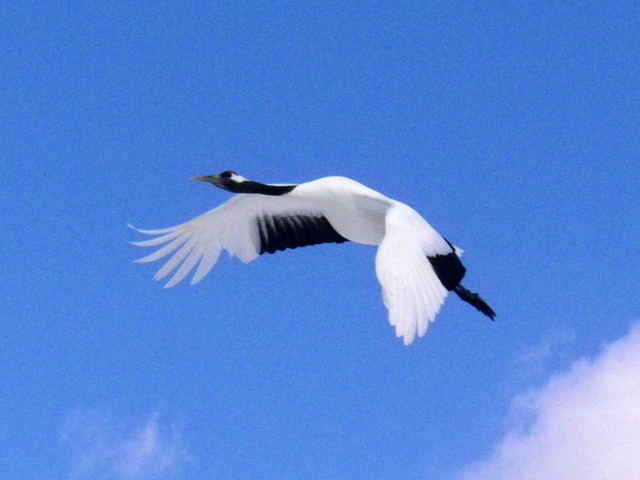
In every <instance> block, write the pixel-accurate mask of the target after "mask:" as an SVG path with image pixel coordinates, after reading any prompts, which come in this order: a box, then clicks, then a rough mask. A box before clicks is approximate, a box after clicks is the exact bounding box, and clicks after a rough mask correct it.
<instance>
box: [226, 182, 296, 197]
mask: <svg viewBox="0 0 640 480" xmlns="http://www.w3.org/2000/svg"><path fill="white" fill-rule="evenodd" d="M294 188H296V185H265V184H264V183H258V182H253V181H251V180H245V181H244V182H240V183H237V184H235V185H234V186H233V190H232V191H233V192H234V193H259V194H261V195H272V196H278V195H284V194H285V193H289V192H290V191H291V190H293V189H294ZM230 190H231V189H230Z"/></svg>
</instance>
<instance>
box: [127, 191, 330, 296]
mask: <svg viewBox="0 0 640 480" xmlns="http://www.w3.org/2000/svg"><path fill="white" fill-rule="evenodd" d="M274 219H275V222H274ZM321 220H322V221H324V222H326V224H328V222H327V221H326V219H324V217H323V215H322V212H320V211H319V210H318V209H317V208H315V207H314V206H313V205H310V204H307V203H306V202H304V201H303V200H300V199H296V198H291V197H286V196H277V197H276V196H273V197H272V196H266V195H235V196H233V197H231V199H230V200H228V201H227V202H225V203H223V204H222V205H220V206H219V207H217V208H214V209H213V210H210V211H209V212H207V213H204V214H202V215H200V216H198V217H196V218H194V219H193V220H189V221H188V222H186V223H183V224H181V225H176V226H175V227H171V228H166V229H162V230H140V229H137V228H136V229H135V230H137V231H139V232H140V233H144V234H147V235H156V237H155V238H152V239H151V240H146V241H142V242H132V243H133V244H134V245H138V246H140V247H157V246H161V245H162V248H160V249H158V250H157V251H155V252H154V253H152V254H151V255H148V256H146V257H144V258H141V259H139V260H136V262H139V263H145V262H153V261H156V260H159V259H161V258H164V257H166V256H167V255H169V254H171V257H170V258H169V260H168V261H167V262H166V263H165V264H164V266H163V267H162V268H161V269H160V270H159V271H158V273H156V275H155V277H153V278H154V280H161V279H162V278H164V277H166V276H167V275H168V274H169V273H171V272H172V271H173V270H175V269H176V268H177V267H178V266H179V268H178V270H177V271H176V273H175V274H174V275H173V277H172V278H171V279H170V280H169V282H168V283H167V284H166V285H165V288H169V287H172V286H174V285H175V284H177V283H178V282H180V281H181V280H183V279H184V278H185V277H186V276H187V275H188V274H189V272H191V271H192V270H193V269H194V268H195V267H196V265H198V268H197V269H196V272H195V274H194V275H193V278H192V279H191V285H194V284H196V283H198V282H199V281H200V280H202V278H203V277H204V276H205V275H206V274H207V273H209V271H210V270H211V269H212V268H213V266H214V265H215V264H216V262H217V261H218V257H219V256H220V252H221V251H222V250H226V251H227V252H229V254H230V255H231V256H236V257H238V258H239V259H240V260H241V261H243V262H244V263H249V262H251V261H252V260H254V259H255V258H256V257H257V256H258V255H259V254H260V253H262V252H261V242H262V241H263V240H264V238H265V236H268V235H278V234H281V235H284V236H285V238H286V240H289V241H290V239H291V235H292V234H294V235H295V234H300V233H301V234H303V235H304V234H306V237H305V238H304V239H303V240H302V243H301V242H300V240H299V239H296V241H297V243H295V244H294V245H293V246H292V245H289V244H286V240H285V241H284V244H283V240H282V239H280V243H277V244H276V249H278V250H282V249H284V248H296V247H297V246H304V245H312V244H314V243H322V242H323V241H339V240H336V239H333V240H331V239H329V240H327V239H326V238H327V235H326V228H327V227H326V225H325V224H324V223H322V222H320V221H321ZM322 227H324V233H325V235H324V237H322V235H320V238H319V237H318V235H319V234H321V233H323V232H322V231H320V230H321V228H322ZM132 228H134V227H132ZM309 236H311V239H309ZM270 251H271V250H270Z"/></svg>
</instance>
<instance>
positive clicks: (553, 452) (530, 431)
mask: <svg viewBox="0 0 640 480" xmlns="http://www.w3.org/2000/svg"><path fill="white" fill-rule="evenodd" d="M512 414H513V425H512V427H511V428H510V430H509V432H508V433H507V434H506V435H505V437H504V438H503V439H502V440H501V441H500V443H499V444H498V446H497V447H496V448H495V451H494V452H493V454H492V456H491V457H490V458H489V459H487V460H485V461H482V462H478V463H476V464H474V465H471V466H470V467H468V468H467V469H465V470H464V472H462V473H461V475H459V476H458V478H459V479H460V480H540V479H544V480H567V479H571V480H607V479H611V480H635V479H640V325H637V326H636V327H634V328H633V329H632V330H631V332H630V333H629V334H628V335H627V336H626V337H624V338H622V339H621V340H618V341H616V342H614V343H612V344H610V345H609V346H607V347H606V348H605V349H604V350H603V351H602V352H601V353H600V354H599V355H598V356H597V357H596V358H595V359H594V360H592V361H589V360H585V359H583V360H579V361H576V362H574V363H573V365H572V366H571V368H570V369H569V371H568V372H566V373H562V374H557V375H555V376H553V377H552V378H551V379H550V381H549V382H548V383H547V384H546V385H545V386H544V387H542V388H541V389H538V390H535V391H533V392H530V393H527V394H524V395H520V396H519V397H517V398H516V400H515V401H514V404H513V412H512Z"/></svg>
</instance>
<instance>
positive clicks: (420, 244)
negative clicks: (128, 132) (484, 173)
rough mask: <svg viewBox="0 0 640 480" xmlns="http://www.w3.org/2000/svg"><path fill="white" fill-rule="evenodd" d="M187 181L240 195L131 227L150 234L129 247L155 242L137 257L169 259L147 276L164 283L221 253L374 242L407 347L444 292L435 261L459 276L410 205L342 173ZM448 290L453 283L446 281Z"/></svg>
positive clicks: (451, 250)
mask: <svg viewBox="0 0 640 480" xmlns="http://www.w3.org/2000/svg"><path fill="white" fill-rule="evenodd" d="M195 180H201V181H207V182H211V183H213V184H214V185H216V186H218V187H220V188H223V189H225V190H229V191H232V192H247V193H240V194H238V195H235V196H233V197H232V198H231V199H229V200H228V201H227V202H225V203H223V204H222V205H220V206H219V207H217V208H214V209H213V210H210V211H209V212H207V213H204V214H203V215H200V216H198V217H196V218H194V219H192V220H189V221H188V222H185V223H183V224H181V225H177V226H175V227H171V228H166V229H162V230H138V229H136V230H138V231H139V232H141V233H144V234H148V235H154V236H155V238H152V239H150V240H146V241H141V242H133V243H134V244H135V245H138V246H141V247H161V248H159V249H158V250H157V251H155V252H154V253H152V254H150V255H148V256H146V257H144V258H141V259H139V260H137V262H141V263H144V262H153V261H156V260H159V259H161V258H164V257H167V256H169V259H168V260H167V262H166V263H165V264H164V265H163V266H162V268H161V269H160V270H159V271H158V272H157V274H156V275H155V277H154V279H155V280H161V279H163V278H165V277H166V276H167V275H168V274H170V273H171V272H174V271H175V273H174V274H173V276H172V277H171V278H170V280H169V281H168V282H167V284H166V285H165V288H168V287H172V286H174V285H175V284H177V283H179V282H180V281H182V280H183V279H184V278H185V277H186V276H187V275H188V274H189V273H190V272H192V271H193V270H194V269H195V273H194V275H193V277H192V278H191V284H192V285H194V284H196V283H198V282H199V281H200V280H202V278H203V277H204V276H205V275H206V274H207V273H209V271H210V270H211V269H212V268H213V266H214V265H215V264H216V262H217V260H218V257H219V255H220V253H221V251H222V250H226V251H227V252H228V253H229V254H230V255H231V256H236V257H238V258H239V259H240V260H241V261H243V262H245V263H248V262H251V261H252V260H254V259H256V258H257V257H258V256H259V255H260V254H261V253H266V252H268V253H273V252H274V251H276V250H284V249H286V248H296V247H298V246H305V245H313V244H316V243H325V242H342V241H347V240H349V241H352V242H355V243H362V244H367V245H378V246H379V247H378V252H377V255H376V274H377V276H378V280H379V281H380V284H381V285H382V296H383V300H384V304H385V305H386V307H387V308H388V310H389V321H390V322H391V325H393V326H395V329H396V334H397V336H398V337H403V338H404V343H405V344H407V345H408V344H410V343H411V342H412V341H413V340H414V337H415V334H416V333H417V334H418V336H423V335H424V334H425V332H426V331H427V327H428V325H429V322H431V321H433V320H434V319H435V317H436V315H437V313H438V311H439V310H440V307H441V306H442V304H443V303H444V300H445V298H446V296H447V293H448V290H447V288H445V285H444V284H443V283H445V284H446V282H447V279H444V281H443V279H442V278H440V277H442V275H443V273H442V272H440V271H436V267H438V265H439V263H437V259H447V262H451V261H453V262H454V263H455V265H454V267H456V268H458V267H457V266H458V264H459V268H461V269H462V270H461V274H460V273H459V272H458V274H457V275H458V276H459V277H460V278H457V279H454V280H455V283H456V284H459V281H460V279H461V278H462V276H463V275H464V267H462V264H461V263H460V262H459V260H457V258H458V256H459V255H460V253H461V251H460V250H458V249H455V247H453V246H452V245H451V244H450V243H449V242H448V241H447V240H445V239H444V238H443V237H442V236H440V235H439V234H438V233H437V232H436V231H435V230H434V229H433V228H432V227H431V226H430V225H429V224H428V223H427V222H426V221H425V220H424V219H423V218H422V217H421V216H420V215H419V214H418V213H417V212H416V211H415V210H413V209H412V208H410V207H408V206H407V205H405V204H403V203H400V202H398V201H395V200H392V199H390V198H387V197H385V196H384V195H382V194H380V193H378V192H376V191H374V190H372V189H370V188H368V187H365V186H364V185H362V184H360V183H358V182H356V181H353V180H350V179H348V178H344V177H326V178H321V179H319V180H315V181H312V182H308V183H303V184H300V185H264V184H260V183H257V182H251V181H248V180H246V179H244V178H243V177H241V176H239V175H237V174H235V173H234V172H231V171H228V172H224V173H223V174H221V175H215V176H208V177H197V178H195ZM452 257H455V260H453V258H452ZM434 262H436V263H434ZM445 266H446V262H445ZM439 270H442V269H439ZM445 275H446V272H445ZM460 288H461V289H463V287H462V286H460ZM451 289H454V288H453V287H451V286H449V290H451ZM454 290H455V289H454ZM463 290H464V289H463ZM455 291H456V293H458V295H460V292H458V290H455ZM471 295H476V294H471ZM476 297H477V295H476ZM461 298H462V299H463V300H466V301H469V300H468V299H465V298H463V297H462V296H461ZM477 298H478V299H479V297H477ZM469 303H472V304H474V303H473V302H471V301H469ZM482 303H484V302H482ZM485 305H486V304H485ZM474 306H476V308H478V309H480V310H482V309H481V308H480V307H479V306H478V305H474ZM487 308H489V307H488V306H487ZM489 312H490V313H491V314H492V315H490V314H489V313H487V312H486V311H485V312H483V313H485V314H486V315H488V316H490V317H491V318H493V311H492V310H491V309H490V308H489Z"/></svg>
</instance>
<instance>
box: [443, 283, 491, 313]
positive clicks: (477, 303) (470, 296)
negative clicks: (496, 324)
mask: <svg viewBox="0 0 640 480" xmlns="http://www.w3.org/2000/svg"><path fill="white" fill-rule="evenodd" d="M453 291H454V292H456V293H457V294H458V296H459V297H460V299H461V300H464V301H465V302H467V303H468V304H470V305H472V306H474V307H475V308H476V309H478V310H479V311H481V312H482V313H484V314H485V315H486V316H487V317H489V318H490V319H491V320H495V318H496V312H494V311H493V310H492V308H491V307H490V306H489V305H487V302H485V301H484V300H483V299H482V298H481V297H480V295H478V294H477V293H473V292H470V291H469V290H467V289H466V288H464V287H463V286H462V285H461V284H458V285H456V286H455V287H454V288H453Z"/></svg>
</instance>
